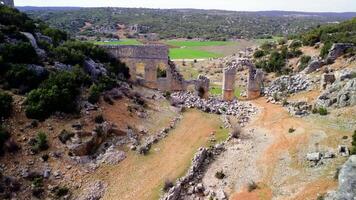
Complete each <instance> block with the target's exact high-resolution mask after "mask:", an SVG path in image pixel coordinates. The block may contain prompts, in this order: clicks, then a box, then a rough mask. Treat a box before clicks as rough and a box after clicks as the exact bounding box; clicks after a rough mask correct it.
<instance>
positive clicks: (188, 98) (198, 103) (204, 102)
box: [171, 92, 257, 125]
mask: <svg viewBox="0 0 356 200" xmlns="http://www.w3.org/2000/svg"><path fill="white" fill-rule="evenodd" d="M171 103H172V105H174V106H182V107H184V108H197V109H200V110H202V111H204V112H207V113H215V114H219V115H220V114H223V115H233V116H238V118H239V119H240V123H241V124H242V125H243V124H245V123H246V122H248V120H249V118H250V116H251V115H254V114H256V113H257V108H256V107H254V106H253V105H252V104H251V103H245V102H239V101H237V100H233V101H231V102H228V101H223V100H221V99H219V98H216V97H209V99H202V98H200V97H198V96H197V95H195V94H193V93H190V92H176V93H173V94H172V95H171Z"/></svg>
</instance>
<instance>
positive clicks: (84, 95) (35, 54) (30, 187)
mask: <svg viewBox="0 0 356 200" xmlns="http://www.w3.org/2000/svg"><path fill="white" fill-rule="evenodd" d="M128 78H129V74H128V68H127V67H126V66H125V65H124V64H122V63H120V62H119V61H117V60H115V59H113V58H111V57H110V56H109V55H108V54H107V53H106V52H105V51H104V50H102V49H100V48H99V47H96V46H94V45H93V44H88V43H82V42H78V41H75V40H72V39H70V38H69V37H68V34H67V33H66V32H63V31H61V30H58V29H53V28H50V27H49V26H47V25H46V24H44V23H43V22H41V21H34V20H32V19H30V18H29V17H28V16H27V15H26V14H23V13H21V12H19V11H18V10H16V9H12V8H9V7H6V6H0V160H1V164H0V199H13V198H20V199H33V198H38V199H43V198H51V199H60V198H63V197H65V198H66V199H68V196H69V195H70V193H71V192H70V190H71V189H73V187H72V186H70V185H68V184H67V183H68V182H69V181H68V180H66V179H65V178H64V177H65V176H66V175H65V174H64V172H63V169H61V168H62V167H66V169H67V170H69V169H72V170H75V168H74V167H73V168H71V166H70V165H67V166H65V165H63V161H64V160H65V158H63V154H64V153H66V154H68V152H66V151H69V150H68V149H70V152H71V154H70V155H82V154H87V155H89V153H93V151H95V150H96V148H98V146H99V145H100V144H101V143H102V142H103V138H106V137H109V133H110V134H111V133H112V132H114V127H113V125H112V124H111V123H109V122H106V120H104V119H103V117H102V115H99V114H89V111H93V110H97V108H98V106H96V105H95V104H96V103H97V102H98V101H99V99H100V96H101V94H102V93H104V92H105V93H106V97H105V100H106V101H107V102H109V103H112V104H113V100H114V99H117V98H123V97H124V96H125V95H124V94H123V93H121V92H119V91H118V89H116V90H113V91H111V93H108V92H106V91H108V90H111V89H113V88H122V90H125V91H126V93H125V94H127V95H133V94H131V93H130V87H129V85H128V83H127V79H128ZM131 99H136V100H137V101H139V102H141V104H143V101H142V100H139V99H140V95H138V94H137V95H136V96H135V97H131ZM125 112H127V111H125ZM83 115H86V116H87V119H85V118H81V117H82V116H83ZM96 115H98V116H96ZM94 116H96V118H95V120H94ZM75 119H81V121H85V120H93V121H95V122H94V123H90V124H89V125H88V127H85V125H83V124H82V122H78V121H79V120H78V121H75ZM93 124H96V125H93ZM65 127H70V128H65ZM72 130H77V132H75V133H74V132H72ZM90 131H92V132H90ZM116 132H118V130H116ZM78 135H79V136H78ZM74 136H76V137H79V139H78V138H77V141H76V142H71V143H70V144H69V142H68V140H69V139H71V138H73V137H74ZM78 140H80V141H78ZM73 141H74V140H73ZM84 141H86V142H84ZM82 142H84V144H82ZM66 143H67V144H68V149H66V151H63V150H64V149H65V148H64V144H66ZM70 145H71V146H70ZM85 145H88V146H85ZM110 152H111V153H113V152H115V151H114V150H111V151H110ZM118 155H121V154H118ZM121 156H123V155H121ZM102 159H106V157H105V158H102ZM118 159H119V158H117V157H116V158H115V159H113V160H114V161H112V162H115V160H116V161H117V160H118ZM73 174H75V173H73ZM67 175H68V174H67Z"/></svg>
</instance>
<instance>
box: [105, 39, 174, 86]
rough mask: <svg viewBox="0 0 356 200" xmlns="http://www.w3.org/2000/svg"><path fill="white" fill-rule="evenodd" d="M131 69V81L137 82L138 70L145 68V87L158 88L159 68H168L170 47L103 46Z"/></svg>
mask: <svg viewBox="0 0 356 200" xmlns="http://www.w3.org/2000/svg"><path fill="white" fill-rule="evenodd" d="M103 47H104V48H105V49H107V51H108V52H109V53H110V54H111V55H112V56H113V57H115V58H117V59H120V60H121V61H122V62H124V63H125V64H126V65H127V66H128V67H129V69H130V75H131V80H132V81H136V68H137V67H139V66H142V65H143V67H144V69H145V74H144V79H145V85H146V86H147V87H149V88H157V87H158V86H157V68H158V67H161V68H168V47H167V46H164V45H122V46H121V45H106V46H103Z"/></svg>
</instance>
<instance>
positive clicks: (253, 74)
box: [103, 45, 263, 101]
mask: <svg viewBox="0 0 356 200" xmlns="http://www.w3.org/2000/svg"><path fill="white" fill-rule="evenodd" d="M103 47H104V48H105V49H106V50H107V51H108V52H109V53H110V54H111V55H112V56H113V57H115V58H117V59H119V60H121V61H122V62H124V63H125V64H126V65H127V66H128V67H129V69H130V75H131V81H132V82H136V83H139V84H141V85H144V86H146V87H148V88H151V89H159V90H161V91H170V92H175V91H186V90H187V88H188V87H189V86H190V85H192V86H193V87H194V89H195V91H196V93H197V95H198V96H200V97H201V98H205V99H206V98H208V97H209V87H210V80H209V78H207V77H206V76H203V75H199V76H198V77H197V79H193V80H185V79H184V78H183V76H182V74H180V73H179V71H178V70H177V67H176V65H175V63H174V62H172V61H170V60H169V57H168V47H167V46H165V45H127V46H126V45H122V46H121V45H106V46H103ZM244 66H247V67H248V69H249V79H248V86H247V96H248V98H249V99H254V98H257V97H259V96H260V95H261V87H262V81H263V72H262V70H259V69H256V68H255V66H254V65H253V64H252V62H251V61H250V60H248V59H240V60H237V62H233V63H232V64H231V65H230V66H228V67H227V68H226V69H225V70H224V78H223V100H225V101H232V100H233V99H234V98H235V95H234V91H235V79H236V71H237V68H239V67H244ZM139 67H143V68H144V76H143V78H139V77H138V76H137V74H136V72H137V68H139ZM158 68H160V69H165V70H166V77H157V69H158Z"/></svg>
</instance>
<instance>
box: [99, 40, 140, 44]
mask: <svg viewBox="0 0 356 200" xmlns="http://www.w3.org/2000/svg"><path fill="white" fill-rule="evenodd" d="M94 44H97V45H139V44H141V42H139V41H138V40H136V39H124V40H120V41H110V42H102V41H100V42H94Z"/></svg>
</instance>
